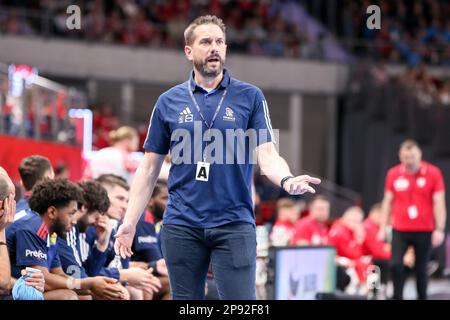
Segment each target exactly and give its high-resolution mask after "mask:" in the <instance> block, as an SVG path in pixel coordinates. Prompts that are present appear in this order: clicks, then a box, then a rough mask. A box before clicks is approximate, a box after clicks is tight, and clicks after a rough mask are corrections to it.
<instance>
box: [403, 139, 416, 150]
mask: <svg viewBox="0 0 450 320" xmlns="http://www.w3.org/2000/svg"><path fill="white" fill-rule="evenodd" d="M414 147H417V148H419V149H420V146H419V144H418V143H417V141H416V140H413V139H407V140H405V141H403V142H402V144H401V145H400V150H402V149H406V150H411V149H412V148H414Z"/></svg>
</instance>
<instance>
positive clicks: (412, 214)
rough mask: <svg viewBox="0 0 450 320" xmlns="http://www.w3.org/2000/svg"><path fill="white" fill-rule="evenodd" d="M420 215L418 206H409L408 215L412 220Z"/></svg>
mask: <svg viewBox="0 0 450 320" xmlns="http://www.w3.org/2000/svg"><path fill="white" fill-rule="evenodd" d="M418 216H419V212H418V210H417V207H416V206H409V207H408V217H409V218H410V219H411V220H414V219H417V217H418Z"/></svg>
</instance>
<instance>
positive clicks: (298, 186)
mask: <svg viewBox="0 0 450 320" xmlns="http://www.w3.org/2000/svg"><path fill="white" fill-rule="evenodd" d="M321 182H322V181H321V180H320V179H319V178H314V177H311V176H308V175H302V176H297V177H294V178H291V179H289V180H287V181H286V182H285V183H284V190H286V192H288V193H289V194H292V195H296V194H304V193H306V192H311V193H316V190H314V188H313V187H311V186H310V185H309V184H310V183H311V184H319V183H321Z"/></svg>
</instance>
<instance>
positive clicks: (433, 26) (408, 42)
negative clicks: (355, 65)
mask: <svg viewBox="0 0 450 320" xmlns="http://www.w3.org/2000/svg"><path fill="white" fill-rule="evenodd" d="M374 4H375V5H379V7H380V9H381V30H370V29H368V28H367V26H366V21H367V17H368V14H367V13H366V9H367V8H368V7H369V6H370V5H374ZM344 12H346V17H348V18H347V19H345V20H343V28H342V36H343V38H349V39H359V40H365V41H364V43H365V44H367V43H368V44H369V46H364V45H356V47H355V52H356V53H360V54H362V55H363V54H367V53H368V52H370V53H372V54H373V55H374V56H375V57H376V58H378V59H384V60H386V61H389V62H394V63H396V62H397V63H398V62H406V63H407V64H408V65H410V66H416V65H418V64H420V63H423V62H424V63H429V64H435V65H438V64H439V65H446V66H450V20H449V19H448V17H449V15H450V3H449V2H448V1H445V0H399V1H389V0H378V1H369V0H361V1H347V3H346V6H345V10H344Z"/></svg>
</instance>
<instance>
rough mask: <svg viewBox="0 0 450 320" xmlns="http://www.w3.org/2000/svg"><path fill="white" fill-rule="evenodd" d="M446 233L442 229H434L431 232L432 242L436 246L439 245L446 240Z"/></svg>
mask: <svg viewBox="0 0 450 320" xmlns="http://www.w3.org/2000/svg"><path fill="white" fill-rule="evenodd" d="M444 238H445V233H444V231H441V230H434V231H433V233H432V234H431V244H432V245H433V247H434V248H436V247H439V246H440V245H441V244H442V242H444Z"/></svg>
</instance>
